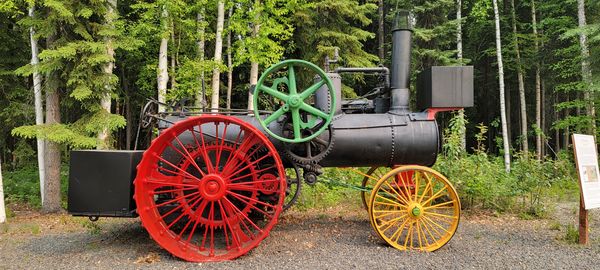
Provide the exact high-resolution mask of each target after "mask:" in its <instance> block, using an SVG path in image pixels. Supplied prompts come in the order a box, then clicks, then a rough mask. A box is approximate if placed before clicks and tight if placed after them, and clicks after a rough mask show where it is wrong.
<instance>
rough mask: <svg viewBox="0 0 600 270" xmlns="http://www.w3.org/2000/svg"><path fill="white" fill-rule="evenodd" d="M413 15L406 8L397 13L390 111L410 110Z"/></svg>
mask: <svg viewBox="0 0 600 270" xmlns="http://www.w3.org/2000/svg"><path fill="white" fill-rule="evenodd" d="M412 34H413V30H412V16H411V15H410V12H408V11H406V10H400V11H398V12H397V13H396V18H395V20H394V27H393V29H392V70H391V73H392V74H391V82H390V84H391V85H390V86H391V94H392V100H391V108H390V111H393V112H401V111H408V102H409V99H410V90H409V87H410V64H411V52H412Z"/></svg>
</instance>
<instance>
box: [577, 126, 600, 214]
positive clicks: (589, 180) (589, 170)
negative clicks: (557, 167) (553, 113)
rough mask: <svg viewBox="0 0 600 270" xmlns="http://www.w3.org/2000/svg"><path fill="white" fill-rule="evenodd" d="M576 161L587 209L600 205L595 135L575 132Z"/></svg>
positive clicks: (599, 179)
mask: <svg viewBox="0 0 600 270" xmlns="http://www.w3.org/2000/svg"><path fill="white" fill-rule="evenodd" d="M573 147H574V150H575V163H576V164H577V172H578V173H579V183H580V186H581V192H582V194H583V203H584V205H585V209H586V210H589V209H593V208H598V207H600V170H598V152H597V151H596V141H595V140H594V136H591V135H581V134H573Z"/></svg>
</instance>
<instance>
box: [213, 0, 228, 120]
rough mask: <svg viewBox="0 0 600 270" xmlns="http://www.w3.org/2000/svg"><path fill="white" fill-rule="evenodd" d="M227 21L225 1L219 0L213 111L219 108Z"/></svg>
mask: <svg viewBox="0 0 600 270" xmlns="http://www.w3.org/2000/svg"><path fill="white" fill-rule="evenodd" d="M224 21H225V2H224V1H222V0H221V1H219V3H218V4H217V31H216V35H215V57H214V59H213V60H214V61H215V67H214V68H213V75H212V87H211V89H212V98H211V102H210V107H211V109H212V110H213V111H217V109H218V108H219V88H220V84H221V80H220V76H221V68H220V66H221V62H222V52H223V25H224Z"/></svg>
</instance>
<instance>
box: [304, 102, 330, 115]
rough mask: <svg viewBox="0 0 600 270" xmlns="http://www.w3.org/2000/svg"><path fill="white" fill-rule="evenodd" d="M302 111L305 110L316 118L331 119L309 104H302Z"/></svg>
mask: <svg viewBox="0 0 600 270" xmlns="http://www.w3.org/2000/svg"><path fill="white" fill-rule="evenodd" d="M300 109H302V110H304V111H306V112H308V113H310V114H312V115H314V116H318V117H320V118H321V119H327V118H328V117H329V115H328V114H326V113H324V112H322V111H321V110H319V109H317V108H315V107H313V106H310V105H308V104H306V103H304V102H302V104H301V105H300Z"/></svg>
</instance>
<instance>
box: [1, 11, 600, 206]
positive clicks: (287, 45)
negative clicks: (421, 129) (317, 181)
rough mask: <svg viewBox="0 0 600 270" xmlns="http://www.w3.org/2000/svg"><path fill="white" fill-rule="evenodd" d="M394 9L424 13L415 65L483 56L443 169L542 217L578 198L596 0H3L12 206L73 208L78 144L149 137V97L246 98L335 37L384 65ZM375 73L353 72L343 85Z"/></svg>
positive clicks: (594, 78)
mask: <svg viewBox="0 0 600 270" xmlns="http://www.w3.org/2000/svg"><path fill="white" fill-rule="evenodd" d="M399 9H408V10H411V11H412V13H413V14H414V18H415V21H414V22H415V31H414V37H415V44H414V49H413V63H412V67H413V78H416V76H417V75H418V74H419V73H420V72H421V71H423V70H424V69H426V68H427V67H429V66H433V65H473V66H474V67H475V86H476V90H475V107H474V108H468V109H466V110H465V111H464V113H463V112H459V113H457V114H455V115H450V114H448V115H444V116H442V117H440V118H439V119H438V120H439V123H440V127H441V129H442V130H443V133H444V141H445V146H444V149H443V150H444V151H443V155H442V157H440V159H439V162H438V164H437V165H436V168H437V169H438V170H441V171H442V173H444V174H446V175H447V176H448V177H449V178H450V179H451V181H452V182H453V183H455V185H456V186H457V188H458V189H459V192H460V193H461V198H462V199H463V201H464V203H463V204H464V207H466V208H468V207H478V208H479V207H482V208H487V209H494V210H497V211H519V212H520V213H523V214H525V215H532V216H540V215H543V214H544V213H545V212H546V208H547V204H546V203H547V202H549V201H553V200H554V198H556V196H558V197H560V198H562V197H564V196H566V197H568V198H571V199H573V200H575V199H576V198H578V196H577V182H576V174H575V172H574V165H573V161H572V153H571V152H570V151H571V150H570V149H571V145H570V135H571V134H572V133H589V134H597V132H598V130H597V128H596V127H597V119H596V118H597V117H596V108H598V106H599V105H600V99H599V98H600V97H599V95H598V86H599V85H600V81H599V80H600V65H598V62H599V61H600V46H599V44H600V15H599V14H600V1H598V0H567V1H563V0H560V1H559V0H546V1H537V0H527V1H520V0H504V1H496V0H457V1H455V0H440V1H429V0H417V1H401V0H392V1H383V0H378V1H377V0H371V1H366V0H360V1H358V0H291V1H287V0H238V1H225V0H218V1H208V0H200V1H187V0H173V1H168V0H157V1H145V0H137V1H130V0H88V1H75V0H38V1H35V0H1V1H0V40H1V41H2V44H1V45H0V123H1V124H0V160H1V161H2V162H1V163H0V165H1V167H2V169H3V170H4V171H3V172H4V176H5V178H4V185H5V193H6V196H7V201H8V202H9V209H10V205H11V204H23V203H24V204H27V205H30V206H32V207H36V208H37V207H41V208H42V210H44V211H46V212H54V211H59V210H60V209H62V208H64V196H65V190H66V175H67V174H68V172H67V167H68V166H67V165H66V164H67V162H68V153H69V150H71V149H81V148H99V149H107V148H108V149H133V148H135V147H137V148H138V149H143V148H144V147H146V146H147V145H148V144H149V142H150V140H151V138H152V136H153V134H152V132H151V130H143V132H142V133H141V134H140V137H139V140H135V138H136V131H137V128H138V125H139V121H140V119H139V112H140V110H141V108H142V106H143V105H144V104H145V103H146V102H147V100H148V99H149V98H152V99H158V100H160V101H164V102H166V103H169V104H171V103H174V102H178V101H180V100H182V99H185V100H187V101H186V102H187V104H188V105H195V106H198V107H202V106H205V107H206V108H210V107H222V108H242V109H244V108H249V107H250V108H251V106H252V104H251V103H250V104H249V100H251V99H250V98H249V94H248V93H249V89H250V88H251V85H254V84H256V81H257V78H258V77H259V75H260V72H261V71H264V70H265V69H266V68H268V67H269V66H270V65H271V64H274V63H277V62H279V61H281V60H284V59H293V58H294V59H304V60H307V61H311V62H313V63H317V64H318V65H322V63H323V60H324V58H325V57H326V56H329V57H332V56H333V54H334V51H335V50H339V55H340V61H339V65H340V66H345V67H370V66H378V65H386V66H389V63H390V56H391V51H390V48H391V43H390V40H391V26H392V20H393V17H394V14H395V12H396V11H397V10H399ZM498 48H501V50H498ZM378 79H379V78H377V77H375V76H344V78H343V83H344V89H343V93H344V96H345V97H348V98H352V97H357V96H360V95H362V94H365V93H367V92H368V91H370V90H371V88H373V87H374V86H375V85H377V81H378ZM413 89H414V87H413ZM413 96H414V95H413ZM136 143H137V144H136ZM38 164H44V166H38ZM40 175H41V176H42V177H41V178H44V179H45V180H44V182H45V185H44V186H42V187H40V184H39V183H40ZM326 175H327V176H329V177H335V178H338V179H345V180H346V181H348V182H350V183H358V182H360V179H356V177H355V176H350V175H349V174H346V173H344V172H341V171H339V170H329V171H326ZM304 192H305V193H306V194H305V196H304V197H305V199H303V200H301V203H300V206H305V207H310V206H314V205H319V204H322V205H325V206H326V205H327V204H328V203H330V204H331V203H336V202H337V201H339V200H340V198H346V197H354V198H358V196H356V195H349V194H347V193H348V191H347V190H345V189H342V188H339V187H330V186H326V185H317V186H315V187H312V188H311V189H306V190H305V191H304ZM61 197H62V199H61Z"/></svg>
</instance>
